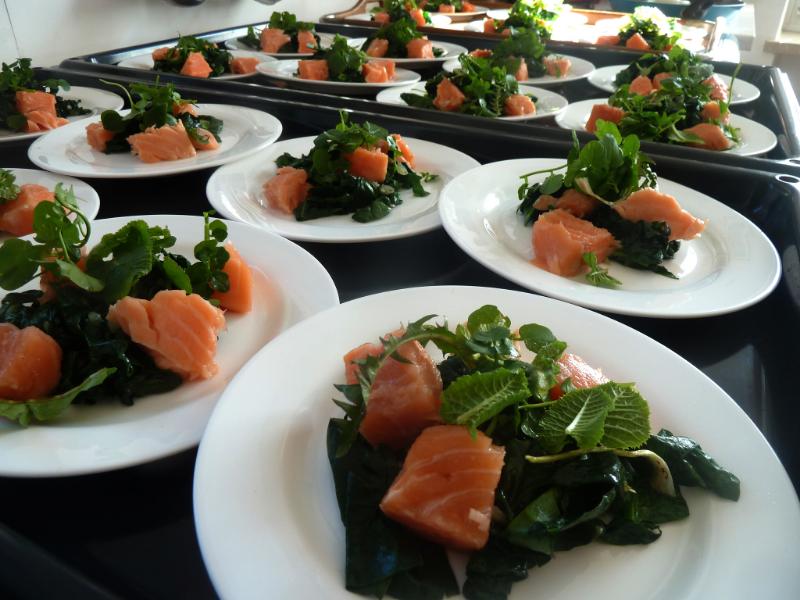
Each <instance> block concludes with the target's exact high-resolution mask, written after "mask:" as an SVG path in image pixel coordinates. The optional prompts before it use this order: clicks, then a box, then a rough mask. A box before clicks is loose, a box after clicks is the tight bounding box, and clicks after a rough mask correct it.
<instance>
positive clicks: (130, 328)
mask: <svg viewBox="0 0 800 600" xmlns="http://www.w3.org/2000/svg"><path fill="white" fill-rule="evenodd" d="M107 318H108V321H109V322H110V323H113V324H114V325H116V326H118V327H119V328H120V329H122V331H124V332H125V333H126V334H127V335H128V337H130V338H131V339H132V340H133V341H134V342H135V343H137V344H139V345H140V346H143V347H144V348H145V349H146V350H147V352H148V353H149V354H150V356H152V357H153V360H154V361H155V363H156V365H158V366H159V367H160V368H162V369H167V370H169V371H173V372H175V373H177V374H178V375H180V376H181V377H182V378H183V379H184V380H186V381H194V380H198V379H208V378H209V377H213V376H214V375H215V374H216V373H217V371H218V370H219V367H218V366H217V363H216V362H214V355H215V354H216V352H217V335H218V333H219V332H220V331H221V330H222V329H223V328H224V327H225V315H224V314H223V312H222V311H221V310H220V309H218V308H216V307H215V306H212V305H211V303H209V302H208V301H207V300H205V299H204V298H203V297H202V296H199V295H197V294H189V295H187V294H186V292H184V291H183V290H163V291H160V292H158V293H157V294H156V295H155V296H153V299H152V300H143V299H141V298H132V297H130V296H126V297H125V298H122V299H121V300H119V301H117V302H116V303H115V304H113V305H112V306H111V307H110V308H109V309H108V317H107Z"/></svg>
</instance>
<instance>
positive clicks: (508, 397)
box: [440, 368, 530, 431]
mask: <svg viewBox="0 0 800 600" xmlns="http://www.w3.org/2000/svg"><path fill="white" fill-rule="evenodd" d="M528 396H530V391H529V390H528V381H527V379H526V378H525V373H524V372H522V371H509V370H508V369H504V368H500V369H496V370H494V371H491V372H489V373H473V374H471V375H464V376H463V377H459V378H458V379H456V380H455V381H454V382H453V383H451V384H450V386H449V387H448V388H447V389H446V390H445V391H444V392H443V393H442V407H441V410H440V412H441V415H442V419H444V421H445V423H454V424H457V425H466V426H467V427H469V428H470V430H472V431H475V430H476V429H477V427H478V426H479V425H482V424H483V423H485V422H486V421H488V420H489V419H491V418H492V417H494V416H495V415H497V414H499V413H500V412H501V411H502V410H503V409H504V408H506V407H507V406H511V405H513V404H517V403H520V402H522V401H523V400H525V399H526V398H527V397H528Z"/></svg>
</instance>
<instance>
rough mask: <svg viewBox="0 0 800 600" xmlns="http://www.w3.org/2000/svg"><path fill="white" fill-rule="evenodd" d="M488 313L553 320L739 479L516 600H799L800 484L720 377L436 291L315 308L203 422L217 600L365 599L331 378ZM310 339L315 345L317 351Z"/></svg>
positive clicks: (518, 309)
mask: <svg viewBox="0 0 800 600" xmlns="http://www.w3.org/2000/svg"><path fill="white" fill-rule="evenodd" d="M482 304H495V305H497V306H498V307H499V308H500V309H501V310H502V311H503V312H504V313H505V314H507V315H508V316H509V317H510V318H511V320H512V324H514V325H521V324H523V323H530V322H536V323H542V324H544V325H546V326H547V327H549V328H551V329H552V330H553V332H554V333H555V334H556V335H557V336H558V337H559V339H563V340H565V341H567V342H568V343H569V349H570V351H572V352H576V353H577V354H579V355H581V356H583V357H584V358H585V359H586V360H588V361H589V363H590V364H592V365H596V366H599V367H602V368H603V372H604V373H605V374H606V375H608V376H609V377H611V378H613V379H615V380H617V381H635V382H637V385H638V388H639V390H640V391H641V392H642V394H643V395H644V397H645V398H647V400H648V401H649V403H650V407H651V425H652V428H653V431H658V429H659V428H660V427H668V428H669V429H670V430H671V431H673V432H675V433H677V434H680V435H686V436H689V437H692V438H694V439H695V440H697V441H698V442H699V443H700V444H701V445H702V447H703V449H704V450H705V451H707V452H708V453H709V454H711V456H713V457H714V458H715V459H716V460H718V461H719V462H720V464H722V465H723V466H725V467H727V468H728V469H730V470H732V471H733V472H734V473H736V475H738V476H739V477H740V478H741V481H742V494H741V498H740V499H739V501H738V502H731V501H729V500H723V499H721V498H718V497H716V496H714V495H713V494H711V493H709V492H705V491H701V490H697V489H696V488H683V494H684V496H685V497H686V499H687V501H688V503H689V508H690V510H691V513H692V514H691V516H690V517H689V518H688V519H685V520H684V521H679V522H674V523H667V524H666V525H663V526H662V530H663V535H662V536H661V538H660V539H659V540H658V541H657V542H655V543H654V544H651V545H648V546H611V545H607V544H602V543H599V542H595V543H593V544H591V545H589V546H583V547H581V548H576V549H574V550H570V551H569V552H559V553H557V555H556V557H555V559H554V560H553V561H551V562H550V563H548V564H547V565H545V566H543V567H538V568H536V569H533V570H532V571H531V573H530V576H529V577H528V579H527V580H525V581H522V582H519V583H515V584H514V587H513V591H512V594H511V600H523V599H530V598H547V599H548V600H575V599H576V598H592V600H620V599H621V598H624V599H627V600H630V599H633V598H648V599H650V600H656V599H660V600H667V599H677V598H704V599H705V598H708V599H712V598H714V599H722V598H741V599H744V598H792V597H794V596H795V595H796V591H797V590H798V589H800V570H798V569H797V565H798V564H800V544H798V543H797V540H798V539H800V510H798V502H797V496H796V494H795V491H794V488H793V487H792V484H791V482H790V481H789V478H788V477H787V475H786V471H785V470H784V468H783V466H781V464H780V462H779V461H778V458H777V457H776V456H775V453H774V452H773V450H772V449H771V448H770V446H769V444H768V443H767V441H766V440H765V439H764V437H763V436H762V435H761V433H760V432H759V431H758V429H757V428H756V427H755V425H754V424H753V422H752V421H750V419H748V418H747V416H746V415H745V413H744V412H743V411H742V410H741V408H739V407H738V406H737V405H736V404H735V403H734V401H733V400H732V399H731V398H730V397H729V396H728V395H727V394H726V393H725V392H724V391H722V389H720V388H719V387H718V386H717V385H716V384H715V383H714V382H712V381H711V380H710V379H708V378H707V377H706V376H705V375H703V373H701V372H700V371H699V370H697V369H696V368H695V367H693V366H692V365H691V364H689V363H688V362H686V361H685V360H684V359H682V358H681V357H679V356H678V355H677V354H675V353H674V352H672V351H671V350H669V349H667V348H666V347H664V346H662V345H661V344H659V343H657V342H655V341H653V340H652V339H650V338H648V337H646V336H644V335H642V334H641V333H638V332H637V331H635V330H633V329H631V328H629V327H627V326H625V325H622V324H620V323H618V322H616V321H613V320H611V319H609V318H607V317H604V316H602V315H599V314H596V313H593V312H590V311H587V310H584V309H582V308H579V307H576V306H571V305H569V304H565V303H563V302H558V301H555V300H550V299H547V298H542V297H539V296H534V295H532V294H526V293H522V292H513V291H509V290H499V289H489V288H474V287H430V288H416V289H407V290H399V291H394V292H386V293H383V294H378V295H375V296H369V297H367V298H361V299H359V300H354V301H352V302H348V303H346V304H343V305H341V306H340V307H337V308H334V309H332V310H329V311H325V312H324V313H321V314H319V315H316V316H314V317H312V318H311V319H309V320H307V321H305V322H304V323H301V324H300V325H298V326H297V327H295V328H293V329H292V330H291V331H290V332H287V333H286V334H284V335H282V336H281V337H280V338H279V339H277V340H275V341H274V342H273V343H272V344H270V345H269V346H267V347H266V348H265V349H264V350H262V351H261V352H260V353H259V354H258V355H256V356H255V357H254V358H253V360H252V361H250V363H249V364H248V365H247V366H245V367H244V368H243V369H242V370H241V371H240V373H239V375H238V376H237V377H236V379H235V380H234V381H233V382H231V384H230V386H229V387H228V389H227V390H226V391H225V394H224V395H223V397H222V399H221V400H220V402H219V404H218V405H217V409H216V410H215V411H214V414H213V415H212V417H211V420H210V421H209V424H208V427H207V428H206V432H205V434H204V436H203V441H202V442H201V444H200V450H199V453H198V457H197V463H196V466H195V479H194V514H195V524H196V527H197V534H198V539H199V541H200V547H201V549H202V552H203V558H204V560H205V563H206V566H207V567H208V571H209V573H210V575H211V580H212V581H213V583H214V586H215V587H216V590H217V592H218V593H219V595H220V597H222V598H226V599H227V600H249V599H253V600H256V599H260V598H263V597H264V595H265V594H264V589H265V588H264V585H265V582H269V596H270V597H272V598H298V599H299V598H303V599H308V598H325V599H326V600H340V599H341V600H344V599H354V598H357V596H355V595H353V594H351V593H349V592H347V591H346V590H345V588H344V529H343V527H342V523H341V520H340V518H339V510H338V508H337V506H336V497H335V493H334V489H333V479H332V477H331V473H330V466H329V464H328V460H327V455H326V450H325V432H326V427H327V424H328V419H329V418H330V417H332V416H338V415H340V414H341V411H340V410H339V409H338V408H336V407H335V406H334V405H333V402H331V400H330V399H331V398H332V397H334V396H335V395H336V392H335V391H334V389H333V384H334V383H337V382H342V381H344V368H343V363H342V355H343V354H344V353H345V352H347V351H348V350H350V349H351V348H354V347H355V346H357V345H359V344H362V343H364V342H366V341H370V342H375V341H377V339H378V336H381V335H384V334H385V333H386V332H387V331H392V330H394V329H396V328H397V326H398V324H399V323H401V322H403V323H407V322H408V321H411V320H414V319H417V318H418V317H420V316H422V315H426V314H431V313H436V314H438V315H442V316H443V317H447V319H448V320H449V322H450V323H451V324H454V323H459V322H463V321H465V320H466V317H467V315H468V314H469V313H470V312H471V311H472V310H474V309H475V308H477V307H479V306H481V305H482ZM320 332H325V335H324V337H320ZM309 340H319V341H320V343H319V344H318V345H317V346H316V347H315V348H314V351H313V352H308V347H309V346H308V345H309ZM610 348H613V350H611V351H610ZM286 357H302V360H303V365H302V369H300V368H297V369H287V368H286V367H285V365H286ZM654 365H657V368H655V367H654ZM462 564H463V562H462ZM765 573H768V574H769V576H768V577H765V576H764V574H765ZM621 580H624V590H622V591H621V588H620V581H621Z"/></svg>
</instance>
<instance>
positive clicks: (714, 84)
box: [703, 73, 728, 101]
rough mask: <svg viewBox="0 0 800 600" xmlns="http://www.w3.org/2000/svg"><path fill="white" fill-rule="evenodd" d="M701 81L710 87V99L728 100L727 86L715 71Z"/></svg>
mask: <svg viewBox="0 0 800 600" xmlns="http://www.w3.org/2000/svg"><path fill="white" fill-rule="evenodd" d="M703 83H704V84H705V85H707V86H708V87H710V88H711V99H712V100H723V101H727V100H728V86H727V85H725V82H724V81H722V79H720V77H719V76H718V75H717V74H716V73H715V74H714V75H712V76H711V77H709V78H708V79H706V80H705V81H703Z"/></svg>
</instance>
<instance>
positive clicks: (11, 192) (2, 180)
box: [0, 169, 19, 205]
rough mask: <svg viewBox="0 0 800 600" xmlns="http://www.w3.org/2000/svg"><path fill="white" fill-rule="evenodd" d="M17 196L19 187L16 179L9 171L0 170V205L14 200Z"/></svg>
mask: <svg viewBox="0 0 800 600" xmlns="http://www.w3.org/2000/svg"><path fill="white" fill-rule="evenodd" d="M17 196H19V186H18V185H17V184H16V177H14V174H13V173H12V172H11V171H8V170H6V169H0V205H2V204H5V203H6V202H10V201H11V200H16V198H17Z"/></svg>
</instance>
